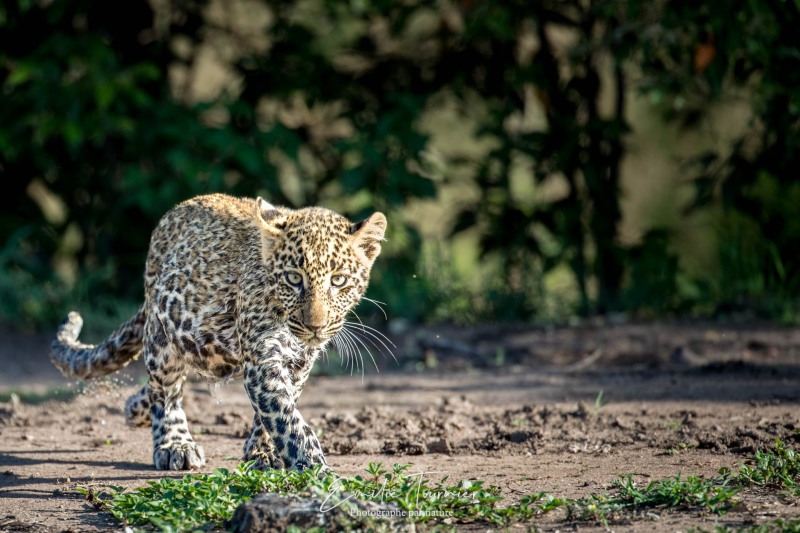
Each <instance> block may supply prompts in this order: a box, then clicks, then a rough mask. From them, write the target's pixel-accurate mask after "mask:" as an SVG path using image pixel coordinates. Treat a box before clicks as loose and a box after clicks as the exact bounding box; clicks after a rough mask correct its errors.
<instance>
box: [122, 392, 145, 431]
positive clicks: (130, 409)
mask: <svg viewBox="0 0 800 533" xmlns="http://www.w3.org/2000/svg"><path fill="white" fill-rule="evenodd" d="M125 422H127V423H128V425H129V426H135V427H144V426H149V425H150V398H149V396H148V392H147V385H144V386H142V388H141V389H139V390H138V392H136V394H134V395H133V396H131V397H130V398H128V400H127V401H126V402H125Z"/></svg>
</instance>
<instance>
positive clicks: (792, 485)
mask: <svg viewBox="0 0 800 533" xmlns="http://www.w3.org/2000/svg"><path fill="white" fill-rule="evenodd" d="M720 473H721V474H722V475H723V476H724V475H726V474H727V475H730V473H729V472H726V471H722V472H720ZM733 479H734V481H735V482H736V483H737V484H739V485H741V486H743V487H747V486H759V487H771V488H781V489H785V490H787V491H789V492H790V493H792V494H793V495H795V496H800V454H798V453H797V452H796V451H795V450H792V449H791V448H787V447H786V445H785V444H784V443H783V442H782V441H781V440H780V439H777V440H776V441H775V447H774V448H773V449H772V450H768V451H762V450H758V451H757V452H756V453H755V456H754V457H753V458H752V459H750V460H749V461H747V463H745V464H743V465H741V466H740V467H739V472H738V473H737V474H736V475H735V476H734V478H733Z"/></svg>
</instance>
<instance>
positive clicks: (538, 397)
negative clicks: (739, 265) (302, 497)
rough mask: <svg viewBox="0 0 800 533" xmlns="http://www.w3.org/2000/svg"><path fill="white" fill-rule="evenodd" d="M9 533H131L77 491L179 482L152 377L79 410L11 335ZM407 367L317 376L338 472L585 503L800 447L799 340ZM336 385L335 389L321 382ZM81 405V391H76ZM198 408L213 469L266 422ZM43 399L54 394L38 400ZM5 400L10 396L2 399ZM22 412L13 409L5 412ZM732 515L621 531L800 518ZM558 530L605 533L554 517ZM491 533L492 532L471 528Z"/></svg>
mask: <svg viewBox="0 0 800 533" xmlns="http://www.w3.org/2000/svg"><path fill="white" fill-rule="evenodd" d="M2 333H3V336H4V339H3V340H4V341H5V342H3V343H2V344H3V347H2V348H0V368H4V369H5V371H4V372H3V373H2V376H0V391H6V392H8V391H10V390H15V391H16V392H17V393H18V394H19V395H20V399H19V400H17V399H16V398H14V399H11V400H9V401H7V402H4V403H0V531H92V530H103V531H105V530H119V529H121V525H120V524H119V523H118V522H116V521H115V520H114V519H113V518H110V517H109V516H108V515H106V514H104V513H101V512H98V511H97V510H96V509H94V508H93V507H92V506H91V505H89V504H88V503H87V502H86V501H85V500H83V498H82V496H80V495H79V494H77V493H76V492H75V491H74V488H75V486H76V485H83V486H86V485H90V486H94V487H98V488H102V487H103V486H104V485H121V486H125V487H136V486H141V485H144V484H145V483H146V481H147V480H150V479H155V478H158V477H162V476H166V475H171V474H169V473H163V472H157V471H155V470H153V469H152V466H151V442H150V434H149V431H148V430H146V429H132V428H128V427H126V426H125V424H124V421H123V416H122V411H121V408H122V406H123V403H124V399H125V397H126V395H127V394H130V393H132V392H133V391H134V389H135V385H134V382H135V381H136V380H138V379H139V378H140V377H141V368H140V367H137V366H133V367H132V368H130V369H128V370H126V374H125V375H121V376H116V377H114V378H113V379H106V380H103V381H100V382H98V383H94V384H92V385H91V386H90V387H89V388H87V389H85V390H84V391H83V393H81V394H77V395H75V396H74V397H72V398H68V399H50V400H46V401H43V402H38V403H27V402H26V401H25V400H26V399H28V400H39V399H41V398H42V397H45V398H46V397H47V396H48V395H52V387H53V386H54V385H57V384H60V385H62V386H67V385H68V384H67V383H66V382H65V381H63V380H62V379H61V378H59V377H58V375H57V373H55V372H53V370H52V369H51V368H50V366H49V362H48V361H47V359H46V344H47V339H46V338H44V337H41V338H39V337H26V336H20V335H17V334H14V333H12V332H10V331H4V332H2ZM397 343H398V345H399V347H398V349H397V351H396V352H397V354H398V356H399V357H398V358H399V360H400V362H399V363H398V364H395V363H394V362H389V363H381V365H382V366H384V367H386V368H385V369H384V370H383V371H382V372H380V373H376V372H375V369H374V368H372V369H371V371H370V368H369V367H367V370H366V371H365V373H364V376H363V377H362V376H361V375H360V374H359V375H355V376H350V375H349V374H348V375H344V376H336V375H330V374H335V373H336V372H338V371H339V367H338V366H337V364H336V363H335V362H333V363H329V364H328V365H325V364H322V365H321V366H320V374H319V375H317V376H315V377H312V378H311V381H310V382H309V384H308V385H307V387H306V391H305V392H304V393H303V397H302V399H301V411H302V412H303V414H304V416H305V417H306V419H307V420H309V422H310V423H311V424H312V426H313V427H315V428H317V429H318V430H320V431H321V434H320V435H321V436H320V440H321V442H322V445H323V447H324V449H325V450H326V452H327V454H328V459H329V462H330V464H331V466H332V467H333V468H334V469H335V470H336V471H337V472H338V473H340V474H342V475H353V474H357V473H362V472H363V469H364V468H365V467H366V465H367V463H368V462H370V461H381V462H383V463H384V464H391V463H410V464H411V465H412V472H416V473H420V474H421V475H423V476H428V477H430V478H431V479H432V480H438V479H441V478H442V477H445V476H449V478H450V479H451V480H455V479H482V480H485V481H486V482H487V483H489V484H493V485H496V486H498V487H499V488H500V490H501V491H502V493H503V495H504V496H505V497H506V499H507V500H509V501H514V500H517V499H519V498H521V497H522V496H524V495H525V494H529V493H532V492H538V491H547V492H550V493H552V494H554V495H557V496H561V497H580V496H585V495H588V494H590V493H592V492H603V491H605V490H607V488H608V487H609V485H610V484H611V482H612V481H613V480H614V479H616V478H617V476H618V475H620V474H633V475H634V476H635V478H636V479H637V480H639V481H642V482H647V481H648V480H653V479H659V478H663V477H674V476H675V475H677V474H682V475H689V474H699V475H706V476H714V475H716V473H717V471H718V470H719V469H720V468H721V467H735V466H736V465H737V464H739V463H741V462H742V461H745V460H746V459H747V458H748V457H749V456H750V455H752V453H753V452H754V451H755V450H757V449H764V448H768V447H770V446H771V445H772V444H774V442H775V439H776V438H780V439H782V440H784V442H786V443H787V444H789V445H790V446H792V447H794V448H795V449H797V448H800V408H799V407H798V403H799V402H800V334H799V333H798V331H797V330H795V329H785V328H776V327H771V326H763V325H747V326H720V325H718V324H656V325H618V326H608V325H589V326H583V327H574V328H562V329H533V328H523V327H517V328H499V327H488V326H487V327H483V328H473V329H470V330H458V329H449V328H439V329H431V330H424V331H417V332H415V333H414V334H413V335H411V334H406V335H403V336H400V337H398V338H397ZM325 374H328V375H325ZM71 386H72V387H73V389H72V390H77V387H76V385H75V384H71ZM188 389H189V392H188V395H187V402H186V403H187V405H186V411H187V415H188V417H189V419H190V423H191V425H192V428H193V430H194V432H195V435H196V438H197V440H198V441H199V442H200V443H201V444H202V445H203V446H204V447H205V450H206V457H207V462H208V464H207V467H206V468H205V471H211V470H213V469H214V468H216V467H220V466H225V467H229V468H230V467H233V466H235V465H236V464H237V463H238V458H239V456H240V454H241V449H242V444H243V441H244V435H245V434H246V431H247V425H248V423H249V421H250V420H251V416H252V414H251V413H252V411H251V408H250V406H249V403H248V401H247V399H246V396H245V394H244V391H243V389H242V387H241V383H238V382H232V383H227V384H223V385H221V386H213V385H208V384H205V383H202V382H191V383H189V384H188ZM31 391H33V392H36V393H38V394H39V395H40V397H35V396H33V395H31V394H28V393H30V392H31ZM6 396H8V395H7V394H6ZM6 399H8V398H6ZM742 498H743V504H742V505H740V506H738V507H737V508H736V509H735V510H734V511H732V512H730V513H728V514H727V515H725V516H723V517H718V516H715V515H709V514H707V513H704V512H702V511H699V510H682V511H665V510H661V509H655V510H652V512H649V513H647V514H645V515H642V516H639V517H632V518H628V519H625V520H623V521H621V522H617V523H612V524H610V525H609V528H610V529H613V530H616V531H654V530H655V531H685V530H688V529H690V528H706V529H711V530H713V528H714V526H715V524H724V525H728V526H731V527H734V528H739V527H746V526H749V525H752V524H761V523H769V522H771V521H773V520H774V519H776V518H800V506H798V504H797V502H796V501H792V500H790V499H787V498H786V497H785V496H783V495H781V494H779V493H776V492H757V491H755V492H748V493H747V494H746V495H744V496H743V497H742ZM531 526H535V527H536V528H539V529H541V530H545V531H555V530H567V529H569V530H573V529H577V530H586V531H591V530H604V529H605V528H604V527H603V526H602V525H600V524H587V523H579V524H573V523H569V522H565V521H564V516H563V515H559V514H558V513H552V514H550V515H546V516H544V517H540V518H537V519H536V520H535V521H534V522H533V523H528V524H522V525H519V526H515V528H516V527H519V528H522V529H525V528H528V527H531ZM465 528H466V529H471V530H479V529H480V530H485V529H487V528H486V526H485V525H480V524H479V525H471V526H465Z"/></svg>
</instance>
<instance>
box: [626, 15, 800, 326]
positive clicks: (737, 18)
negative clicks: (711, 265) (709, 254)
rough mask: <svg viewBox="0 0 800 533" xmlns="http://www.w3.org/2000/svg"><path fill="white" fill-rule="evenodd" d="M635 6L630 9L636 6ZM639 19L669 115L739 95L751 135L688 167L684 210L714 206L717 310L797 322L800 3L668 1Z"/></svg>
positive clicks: (649, 69) (646, 60) (649, 83)
mask: <svg viewBox="0 0 800 533" xmlns="http://www.w3.org/2000/svg"><path fill="white" fill-rule="evenodd" d="M634 5H635V4H634ZM636 8H637V9H635V10H632V15H633V16H634V17H638V18H640V19H641V20H643V21H645V23H646V28H645V29H644V31H643V32H642V35H643V38H642V39H641V41H642V48H641V50H642V51H641V56H640V57H641V62H640V63H641V66H642V70H643V73H644V76H645V81H644V84H643V85H644V86H645V88H646V90H649V91H651V92H653V94H655V95H656V96H658V98H659V99H660V98H661V97H662V96H663V97H664V98H667V99H669V101H670V105H669V106H668V107H667V109H668V110H669V116H670V118H671V119H673V120H677V121H680V122H681V123H683V124H684V125H690V124H692V123H695V122H697V121H699V120H703V119H704V117H705V114H706V112H707V110H708V109H709V108H710V106H711V104H713V102H715V101H720V100H723V99H725V98H730V94H731V93H732V92H733V89H734V88H739V89H740V90H744V91H746V93H745V94H747V95H748V98H749V99H750V102H751V105H752V118H751V122H750V127H749V129H748V131H747V132H746V133H745V134H744V135H743V136H741V137H740V138H738V139H736V140H735V142H734V143H733V146H731V147H726V148H725V150H722V151H721V150H712V151H708V152H707V153H705V154H702V155H701V156H699V157H697V158H696V159H695V160H694V161H693V162H692V163H693V164H692V165H691V166H690V172H691V176H692V179H693V180H694V183H695V185H696V191H697V192H696V197H695V202H694V204H693V205H692V206H690V210H697V209H700V208H707V207H708V206H712V205H720V207H721V209H722V215H721V216H720V217H719V220H720V223H719V224H720V227H719V228H718V235H719V262H720V272H719V277H718V279H717V280H715V283H713V288H712V291H711V293H710V294H709V295H708V297H709V299H711V300H712V301H714V302H716V304H717V309H719V310H727V311H737V310H739V311H741V310H754V311H756V312H759V313H761V314H763V315H766V316H771V317H773V318H781V319H784V320H790V321H792V320H795V319H796V317H797V313H798V312H799V311H800V307H799V306H798V304H800V300H798V298H799V297H800V248H798V247H797V245H796V244H797V242H798V236H800V219H798V217H797V216H796V212H795V209H796V206H797V205H800V204H798V202H800V182H798V179H797V177H798V174H797V169H798V168H800V34H798V33H797V27H798V24H799V23H800V3H798V2H796V1H794V0H791V1H782V0H769V1H766V2H759V1H755V0H744V1H736V2H731V3H715V2H707V3H696V2H688V1H680V2H670V3H669V5H668V8H667V7H663V8H661V9H656V10H652V9H651V8H648V7H645V6H644V4H642V5H636Z"/></svg>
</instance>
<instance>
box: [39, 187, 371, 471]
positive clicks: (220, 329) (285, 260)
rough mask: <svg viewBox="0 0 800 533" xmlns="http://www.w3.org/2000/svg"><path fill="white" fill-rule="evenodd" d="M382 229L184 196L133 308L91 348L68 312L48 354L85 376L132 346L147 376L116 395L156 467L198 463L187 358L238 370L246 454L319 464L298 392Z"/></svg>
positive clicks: (359, 283)
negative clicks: (131, 390)
mask: <svg viewBox="0 0 800 533" xmlns="http://www.w3.org/2000/svg"><path fill="white" fill-rule="evenodd" d="M385 229H386V218H385V217H384V216H383V214H381V213H375V214H373V215H372V216H370V217H369V218H368V219H367V220H365V221H363V222H360V223H357V224H352V223H351V222H349V221H348V220H347V219H345V218H344V217H342V216H340V215H337V214H336V213H333V212H332V211H329V210H327V209H323V208H318V207H311V208H305V209H300V210H291V209H287V208H282V207H274V206H272V205H270V204H268V203H267V202H265V201H264V200H262V199H261V198H258V199H257V200H252V199H240V198H233V197H230V196H225V195H221V194H214V195H208V196H199V197H197V198H194V199H191V200H188V201H186V202H184V203H182V204H180V205H178V206H177V207H175V208H174V209H172V210H171V211H170V212H168V213H167V214H166V215H165V216H164V218H162V220H161V222H160V223H159V225H158V227H157V228H156V229H155V231H154V232H153V236H152V239H151V242H150V251H149V253H148V255H147V265H146V268H145V276H144V285H145V301H144V304H143V305H142V307H141V309H139V311H138V312H137V313H136V315H134V317H133V318H131V319H130V320H129V321H128V322H126V323H125V324H123V325H122V326H120V327H119V328H118V329H117V330H116V331H115V332H114V333H113V334H112V335H111V336H110V337H109V338H108V339H106V340H105V341H104V342H103V343H101V344H99V345H97V346H93V345H87V344H82V343H80V342H79V341H78V336H79V334H80V330H81V326H82V320H81V317H80V315H78V314H77V313H75V312H73V313H70V315H69V317H68V318H67V320H66V321H65V322H64V323H63V324H62V325H61V327H60V328H59V330H58V334H57V336H56V339H55V340H54V341H53V344H52V347H51V352H50V356H51V359H52V360H53V362H54V363H55V365H56V366H57V367H58V368H59V369H60V370H61V371H62V372H63V373H64V374H65V375H66V376H68V377H76V378H80V379H88V378H92V377H98V376H102V375H105V374H108V373H110V372H113V371H115V370H117V369H119V368H121V367H123V366H125V365H126V364H127V363H128V362H129V361H130V360H131V359H133V358H134V357H135V356H136V355H137V354H139V352H141V354H142V357H143V359H144V362H145V366H146V367H147V371H148V375H149V380H148V382H147V385H145V386H144V387H143V388H142V389H141V390H140V391H138V392H137V393H136V394H134V395H133V396H132V397H131V398H130V399H128V401H127V402H126V405H125V416H126V419H127V420H128V422H129V423H130V424H132V425H146V424H148V423H149V424H150V425H151V426H152V430H153V462H154V463H155V466H156V468H158V469H160V470H166V469H169V470H181V469H190V468H197V467H201V466H203V465H204V464H205V457H204V453H203V448H202V447H201V446H199V445H197V443H196V442H195V440H194V438H193V437H192V435H191V433H190V432H189V427H188V423H187V420H186V415H185V413H184V411H183V407H182V392H181V391H182V387H183V382H184V380H185V379H186V373H187V371H188V370H189V369H190V368H193V369H194V370H196V371H197V372H199V373H200V374H201V375H204V376H207V377H209V378H213V379H219V378H227V377H234V376H240V375H243V376H244V384H245V389H246V390H247V394H248V396H249V398H250V401H251V403H252V404H253V408H254V409H255V417H254V420H253V426H252V429H251V431H250V435H249V436H248V438H247V441H246V443H245V446H244V457H245V459H247V460H249V459H255V460H256V463H257V467H259V468H266V467H285V468H296V469H303V468H307V467H310V466H312V465H316V464H326V462H325V457H324V455H323V452H322V449H321V447H320V445H319V441H318V440H317V437H316V436H315V434H314V432H313V430H312V429H311V428H310V427H309V426H308V424H307V423H306V422H305V420H304V419H303V416H302V415H301V414H300V412H299V411H298V409H297V400H298V398H299V396H300V393H301V392H302V390H303V385H304V384H305V382H306V379H307V378H308V375H309V372H310V371H311V368H312V366H313V364H314V361H315V360H316V359H317V358H318V357H319V355H320V354H321V353H322V352H323V350H324V349H325V345H326V344H327V343H328V342H329V341H330V340H331V339H333V338H334V336H335V335H336V334H337V333H339V332H340V331H341V330H342V328H343V327H344V324H345V316H346V315H347V313H348V312H349V311H350V310H351V309H352V308H353V307H354V306H355V305H356V304H357V303H358V302H359V300H360V299H361V297H362V295H363V294H364V292H365V291H366V289H367V284H368V282H369V274H370V270H371V268H372V264H373V262H374V261H375V258H376V257H377V256H378V254H379V253H380V250H381V245H380V243H381V240H382V239H383V235H384V231H385Z"/></svg>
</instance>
